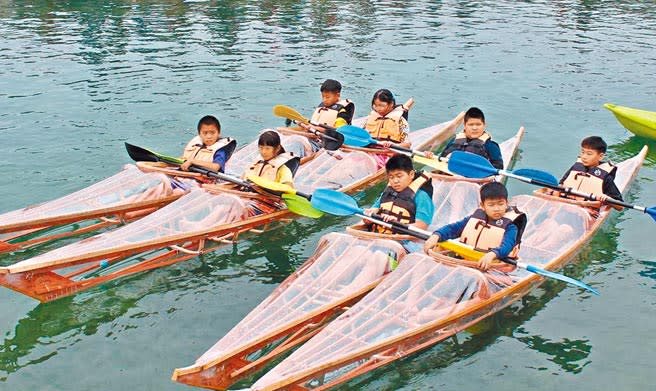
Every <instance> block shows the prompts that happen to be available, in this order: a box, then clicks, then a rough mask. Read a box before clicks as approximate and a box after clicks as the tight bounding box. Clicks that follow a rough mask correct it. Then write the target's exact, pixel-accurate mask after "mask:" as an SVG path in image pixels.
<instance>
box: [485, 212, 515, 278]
mask: <svg viewBox="0 0 656 391" xmlns="http://www.w3.org/2000/svg"><path fill="white" fill-rule="evenodd" d="M516 244H517V226H516V225H515V224H509V225H508V228H507V229H506V232H505V233H504V234H503V239H502V240H501V245H500V246H499V247H495V248H493V249H490V251H489V252H488V253H487V254H485V255H484V256H483V257H481V259H479V261H478V262H479V263H478V268H479V269H480V270H482V271H486V270H487V269H488V268H489V267H490V265H491V264H492V261H494V260H495V259H500V258H506V257H507V256H508V255H509V254H510V253H511V252H512V250H513V248H514V247H515V245H516Z"/></svg>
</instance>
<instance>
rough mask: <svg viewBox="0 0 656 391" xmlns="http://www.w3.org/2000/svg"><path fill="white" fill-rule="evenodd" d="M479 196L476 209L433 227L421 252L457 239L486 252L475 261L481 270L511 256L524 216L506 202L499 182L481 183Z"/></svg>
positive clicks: (514, 251) (503, 187) (505, 196)
mask: <svg viewBox="0 0 656 391" xmlns="http://www.w3.org/2000/svg"><path fill="white" fill-rule="evenodd" d="M480 196H481V204H480V206H481V208H480V209H477V210H476V211H475V212H474V213H473V214H472V215H471V216H468V217H465V218H464V219H462V220H460V221H457V222H455V223H452V224H448V225H445V226H444V227H441V228H439V229H437V230H436V231H435V232H434V233H433V235H431V237H430V238H428V240H426V242H425V243H424V251H426V252H428V251H429V250H431V249H432V248H433V247H435V245H436V244H437V243H438V242H441V241H445V240H448V239H455V238H459V240H460V241H461V242H463V243H465V244H468V245H470V246H473V247H474V248H476V249H477V250H479V251H486V252H487V253H486V254H485V255H484V256H483V257H482V258H481V259H480V263H479V268H480V269H481V270H483V271H484V270H487V269H488V267H489V266H490V264H491V262H492V261H493V260H494V259H497V258H506V257H510V258H515V257H516V256H517V252H518V250H519V242H520V240H521V235H522V233H523V232H524V227H526V215H525V214H523V213H521V212H520V211H518V210H517V208H515V207H511V206H509V205H508V190H506V187H505V186H504V185H503V184H502V183H499V182H490V183H486V184H484V185H483V186H481V190H480Z"/></svg>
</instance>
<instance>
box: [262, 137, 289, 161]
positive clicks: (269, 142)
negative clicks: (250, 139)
mask: <svg viewBox="0 0 656 391" xmlns="http://www.w3.org/2000/svg"><path fill="white" fill-rule="evenodd" d="M257 146H258V149H259V150H260V155H261V156H262V159H264V160H271V159H273V158H274V157H276V156H278V155H280V154H281V153H283V152H285V149H284V148H283V147H282V145H281V144H280V135H278V133H276V132H274V131H273V130H267V131H266V132H263V133H262V134H261V135H260V138H259V139H258V140H257Z"/></svg>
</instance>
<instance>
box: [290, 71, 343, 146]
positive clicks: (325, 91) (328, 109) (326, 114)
mask: <svg viewBox="0 0 656 391" xmlns="http://www.w3.org/2000/svg"><path fill="white" fill-rule="evenodd" d="M320 90H321V103H320V104H319V105H318V106H317V108H316V109H314V112H313V113H312V117H311V118H310V121H311V122H312V123H315V124H319V125H328V126H330V127H333V128H339V127H340V126H344V125H350V124H351V121H352V120H353V115H354V114H355V104H354V103H353V102H351V101H350V100H348V99H342V84H341V83H340V82H338V81H337V80H332V79H327V80H326V81H324V82H323V83H322V84H321V89H320ZM299 125H300V126H301V127H303V128H305V129H309V128H310V126H311V125H306V124H302V123H301V124H299ZM312 127H313V128H315V129H316V130H319V131H320V132H324V131H325V129H324V128H322V127H321V126H312ZM317 146H318V147H320V146H319V145H317Z"/></svg>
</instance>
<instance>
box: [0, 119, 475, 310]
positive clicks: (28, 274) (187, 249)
mask: <svg viewBox="0 0 656 391" xmlns="http://www.w3.org/2000/svg"><path fill="white" fill-rule="evenodd" d="M463 118H464V112H461V113H459V114H458V115H457V116H456V117H455V118H453V119H452V120H450V121H445V122H443V123H441V124H446V125H445V127H444V128H443V130H442V131H441V132H440V133H439V134H438V135H435V136H434V137H432V138H429V139H428V140H426V141H425V142H423V143H421V144H418V145H417V146H416V148H418V149H434V148H436V147H437V146H439V145H440V144H442V143H444V142H445V141H446V140H447V139H448V138H450V137H451V136H452V135H453V134H454V133H455V129H456V128H457V127H458V126H460V124H461V123H462V121H463ZM425 129H426V128H425ZM282 131H283V132H284V130H282ZM353 149H356V148H353ZM358 150H362V149H359V148H358ZM365 150H366V149H365ZM375 151H376V152H379V151H378V150H375ZM314 156H316V154H315V155H313V157H314ZM384 175H385V169H384V168H381V169H379V170H378V171H376V172H375V173H373V174H371V175H369V176H367V177H365V178H363V179H361V180H359V181H358V182H355V183H353V184H351V185H348V186H345V187H344V188H342V189H340V191H343V192H346V193H354V192H357V191H359V190H362V189H364V188H366V187H369V186H372V185H374V184H375V183H377V182H378V181H380V180H381V179H382V178H383V176H384ZM218 186H220V185H218ZM203 187H204V188H206V189H209V190H210V191H211V187H210V186H203ZM260 197H264V196H260ZM292 216H293V213H292V212H290V211H288V210H287V209H281V210H278V211H275V212H272V213H265V214H262V215H258V216H254V217H250V218H247V219H246V220H242V221H237V222H233V223H229V224H221V225H219V226H216V227H210V228H207V229H204V230H199V231H195V232H193V233H191V234H189V233H186V234H178V235H172V236H169V237H168V238H166V239H153V240H150V241H147V242H145V243H140V244H135V245H124V246H120V247H117V248H114V249H112V250H101V251H96V252H90V253H87V254H84V255H81V256H74V257H69V258H64V259H59V260H57V261H56V263H53V264H50V265H48V264H44V266H43V267H40V268H39V269H36V270H35V269H32V270H21V269H19V268H16V267H14V268H12V266H11V265H10V266H7V267H2V268H0V285H3V286H5V287H7V288H9V289H12V290H14V291H17V292H19V293H22V294H24V295H26V296H29V297H32V298H34V299H36V300H39V301H40V302H49V301H52V300H55V299H59V298H62V297H65V296H70V295H73V294H75V293H78V292H80V291H82V290H86V289H89V288H91V287H94V286H98V285H100V284H103V283H106V282H108V281H110V280H113V279H116V278H120V277H125V276H128V275H131V274H134V273H139V272H143V271H147V270H151V269H155V268H159V267H163V266H168V265H171V264H174V263H178V262H181V261H185V260H188V259H190V258H193V257H196V256H198V255H201V254H203V253H207V252H210V251H213V250H215V249H216V248H218V247H219V246H221V245H224V244H232V243H236V242H237V240H238V237H239V235H240V234H242V233H246V232H249V231H251V232H254V233H262V232H264V231H266V230H267V229H268V228H269V226H270V225H271V223H273V222H274V221H279V220H285V219H287V220H289V218H290V217H292ZM258 228H259V229H258ZM207 242H211V243H212V244H211V246H210V247H206V244H207ZM163 248H170V249H169V250H168V251H166V252H165V253H163V254H159V255H155V256H153V257H151V258H149V259H146V260H143V261H139V262H138V263H136V264H133V265H128V266H124V267H122V268H121V269H119V270H116V271H113V272H111V273H107V274H104V275H100V276H95V277H91V278H87V279H82V280H73V278H75V277H77V276H79V275H81V274H84V273H89V272H91V271H93V270H96V269H97V270H100V269H101V268H102V267H103V263H104V262H103V261H106V262H108V263H109V265H111V264H113V263H116V262H118V261H121V260H124V259H125V258H127V257H130V256H133V255H136V254H140V253H145V252H148V251H153V250H160V249H163ZM86 263H90V265H87V266H84V267H82V268H80V269H77V270H75V271H73V272H70V273H64V274H58V273H55V270H59V269H66V268H69V267H71V266H76V265H81V264H86ZM12 269H13V270H12Z"/></svg>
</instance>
